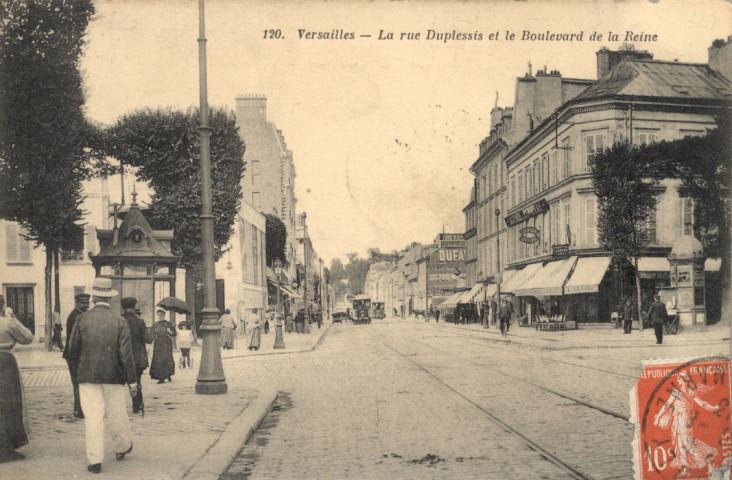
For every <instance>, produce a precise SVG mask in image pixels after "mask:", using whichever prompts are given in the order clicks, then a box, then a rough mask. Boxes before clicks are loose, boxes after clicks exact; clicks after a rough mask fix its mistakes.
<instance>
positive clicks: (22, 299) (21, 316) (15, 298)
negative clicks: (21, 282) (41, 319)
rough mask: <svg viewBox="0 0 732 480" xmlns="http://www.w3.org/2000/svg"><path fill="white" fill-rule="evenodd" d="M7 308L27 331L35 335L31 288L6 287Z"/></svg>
mask: <svg viewBox="0 0 732 480" xmlns="http://www.w3.org/2000/svg"><path fill="white" fill-rule="evenodd" d="M5 292H6V297H7V303H8V307H10V308H12V309H13V313H14V314H15V317H16V318H17V319H18V320H19V321H20V323H22V324H23V325H24V326H25V327H26V328H27V329H28V330H30V331H31V333H33V335H35V334H36V316H35V311H34V308H33V305H34V303H33V287H6V289H5Z"/></svg>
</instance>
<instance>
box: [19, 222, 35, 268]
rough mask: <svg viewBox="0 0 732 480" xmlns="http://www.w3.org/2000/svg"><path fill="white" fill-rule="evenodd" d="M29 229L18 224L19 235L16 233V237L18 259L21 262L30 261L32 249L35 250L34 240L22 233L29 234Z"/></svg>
mask: <svg viewBox="0 0 732 480" xmlns="http://www.w3.org/2000/svg"><path fill="white" fill-rule="evenodd" d="M27 234H28V231H27V230H25V229H24V228H21V227H19V226H18V235H16V238H17V239H18V261H20V262H30V261H31V251H32V250H33V242H31V241H30V240H28V239H27V238H24V237H23V236H22V235H27Z"/></svg>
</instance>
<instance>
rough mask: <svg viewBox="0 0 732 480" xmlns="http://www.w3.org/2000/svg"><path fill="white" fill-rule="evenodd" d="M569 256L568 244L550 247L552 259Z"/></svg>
mask: <svg viewBox="0 0 732 480" xmlns="http://www.w3.org/2000/svg"><path fill="white" fill-rule="evenodd" d="M568 256H569V244H568V243H564V244H559V245H552V257H568Z"/></svg>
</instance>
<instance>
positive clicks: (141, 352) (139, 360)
mask: <svg viewBox="0 0 732 480" xmlns="http://www.w3.org/2000/svg"><path fill="white" fill-rule="evenodd" d="M120 304H121V305H122V316H123V317H125V320H127V326H128V327H129V328H130V340H131V341H132V355H133V356H134V357H135V375H137V395H135V396H134V397H132V413H140V412H141V411H144V408H145V407H144V405H145V404H144V403H143V401H142V383H141V382H140V380H141V379H142V372H144V371H145V369H146V368H147V366H148V365H149V363H148V361H147V348H146V347H145V344H146V343H151V342H152V338H151V337H150V335H149V334H148V333H147V325H145V321H144V320H143V319H141V318H140V316H139V315H138V314H137V313H135V306H136V305H137V299H135V298H133V297H126V298H123V299H122V300H121V301H120Z"/></svg>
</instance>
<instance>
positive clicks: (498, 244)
mask: <svg viewBox="0 0 732 480" xmlns="http://www.w3.org/2000/svg"><path fill="white" fill-rule="evenodd" d="M500 218H501V210H499V209H497V208H496V263H497V266H496V278H497V279H498V280H497V281H496V295H498V301H497V302H496V307H497V308H496V310H499V309H500V308H501V279H502V278H503V275H501V221H500Z"/></svg>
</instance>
